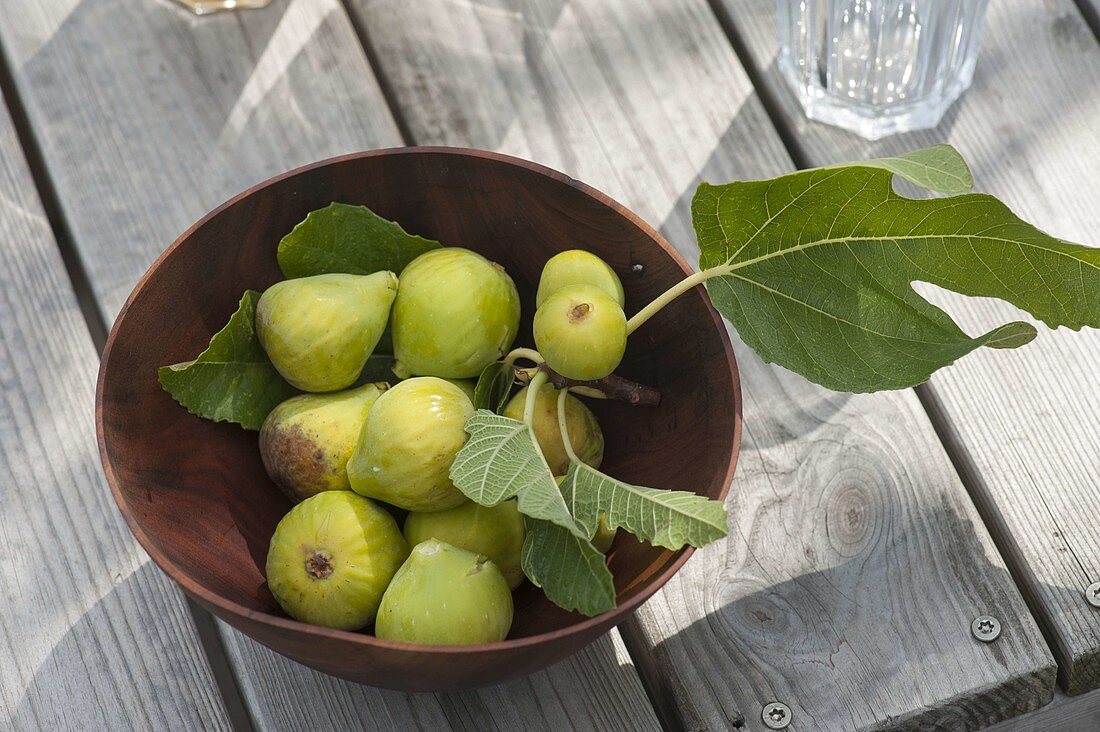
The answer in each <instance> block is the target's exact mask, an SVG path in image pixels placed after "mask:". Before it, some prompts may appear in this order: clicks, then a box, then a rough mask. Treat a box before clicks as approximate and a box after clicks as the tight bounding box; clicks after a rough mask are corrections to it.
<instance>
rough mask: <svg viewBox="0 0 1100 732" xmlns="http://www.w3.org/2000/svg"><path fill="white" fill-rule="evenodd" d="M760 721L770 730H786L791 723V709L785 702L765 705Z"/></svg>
mask: <svg viewBox="0 0 1100 732" xmlns="http://www.w3.org/2000/svg"><path fill="white" fill-rule="evenodd" d="M760 719H762V720H763V721H764V726H765V727H767V728H768V729H785V728H786V727H787V725H788V724H790V723H791V708H790V707H788V706H787V705H786V704H784V703H783V702H772V703H770V704H765V705H764V709H763V710H762V711H761V712H760Z"/></svg>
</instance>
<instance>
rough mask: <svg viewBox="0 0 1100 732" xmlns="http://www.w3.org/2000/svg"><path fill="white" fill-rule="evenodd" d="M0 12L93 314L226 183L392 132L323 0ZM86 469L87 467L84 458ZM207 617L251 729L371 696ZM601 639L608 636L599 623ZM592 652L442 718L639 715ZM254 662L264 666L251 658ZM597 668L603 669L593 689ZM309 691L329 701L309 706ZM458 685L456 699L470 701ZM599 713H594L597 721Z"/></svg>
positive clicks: (623, 672) (382, 141)
mask: <svg viewBox="0 0 1100 732" xmlns="http://www.w3.org/2000/svg"><path fill="white" fill-rule="evenodd" d="M0 11H2V12H3V14H4V17H5V19H6V20H5V22H4V23H3V24H0V42H2V46H3V49H4V52H5V55H6V58H7V60H8V62H9V63H10V65H11V68H12V71H13V76H14V77H15V84H16V88H17V89H18V91H19V93H20V96H21V98H22V101H23V103H24V105H25V106H26V108H27V112H28V116H29V117H30V119H31V121H32V123H33V127H34V130H35V133H36V137H37V140H38V143H39V145H40V147H41V148H42V150H43V156H44V158H45V160H46V164H47V167H48V169H49V176H50V180H51V181H52V183H53V185H54V187H55V188H56V190H57V192H58V197H59V199H60V207H61V209H62V212H63V214H64V217H65V220H66V223H67V225H68V227H69V228H70V230H71V231H72V234H73V238H74V240H75V243H76V246H77V248H78V250H79V252H80V255H81V259H82V261H83V264H84V266H85V268H86V269H87V270H88V272H89V273H90V279H91V281H92V283H93V286H94V288H95V293H96V296H97V301H98V304H99V307H100V309H101V311H102V312H103V313H104V314H105V316H106V317H107V318H108V319H113V317H114V315H115V313H117V311H118V309H119V307H120V306H121V304H122V302H123V301H124V299H125V297H126V295H127V294H128V293H129V291H130V288H131V287H132V286H133V284H134V283H135V282H136V281H137V279H138V277H139V276H140V275H141V273H142V272H143V271H144V270H145V268H146V267H147V266H148V264H149V263H151V262H152V260H153V259H154V257H155V256H156V255H157V254H159V253H160V251H161V250H162V249H163V248H164V247H165V246H166V245H167V244H168V243H169V242H171V240H172V239H173V238H174V237H175V236H176V235H177V234H178V233H179V232H180V231H182V230H183V228H184V227H186V226H187V225H189V224H190V223H191V222H192V221H194V220H195V219H197V218H198V217H199V216H201V215H202V214H203V213H205V212H206V211H207V210H209V209H210V208H212V207H213V206H214V205H216V204H217V203H219V202H220V201H222V200H224V199H226V198H228V197H229V196H230V195H233V194H235V193H237V192H238V191H239V190H241V189H243V188H244V187H246V186H247V185H249V184H251V183H254V182H255V181H257V180H259V179H262V178H264V177H266V176H268V175H271V174H273V173H276V172H279V171H281V170H284V169H286V168H289V167H292V166H294V165H297V164H300V163H304V162H309V161H312V160H315V159H319V158H322V157H326V156H329V155H333V154H337V153H342V152H347V151H349V150H357V149H364V148H371V147H384V146H391V145H399V144H401V138H400V136H399V134H398V132H397V129H396V126H395V125H394V124H393V120H392V117H391V116H390V113H389V111H388V109H387V108H386V105H385V101H384V100H383V99H382V98H381V96H380V94H379V91H378V86H377V84H376V82H375V80H374V77H373V75H372V73H371V70H370V68H369V66H368V64H367V63H366V61H365V59H364V57H363V55H362V52H361V50H360V48H359V45H358V41H357V40H356V39H355V37H354V34H353V32H352V30H351V27H350V25H349V23H348V21H347V17H346V15H344V13H343V10H342V9H341V8H340V6H339V4H338V3H337V2H335V1H334V0H310V1H309V2H307V0H293V1H291V2H285V1H280V2H277V3H273V4H272V5H271V6H269V7H268V8H266V9H264V10H262V11H251V12H247V13H230V14H224V15H218V16H212V17H208V18H201V19H196V18H193V17H191V16H190V15H188V14H187V13H186V12H183V11H180V10H179V9H177V8H175V7H174V6H172V5H171V4H169V3H167V2H156V1H155V0H149V1H148V2H145V1H144V0H143V2H141V3H137V4H135V3H125V2H122V0H84V1H83V2H77V0H66V1H65V2H59V3H47V4H43V3H34V2H29V1H28V0H0ZM88 396H89V398H90V389H89V392H88ZM85 403H90V402H89V401H86V402H85ZM94 470H95V474H96V475H98V471H99V468H98V466H96V467H95V468H94ZM111 511H112V514H111V515H112V516H113V515H114V513H113V511H114V509H113V508H112V509H111ZM219 629H220V631H221V633H222V637H223V640H224V642H225V645H226V648H227V651H228V653H229V656H230V660H231V662H232V663H233V664H234V666H235V671H234V673H235V676H236V679H237V682H238V684H239V685H240V687H241V690H242V693H243V695H244V697H245V698H246V699H247V700H248V702H249V706H250V712H251V714H252V715H253V717H254V718H255V719H256V720H257V722H258V723H259V724H260V726H261V727H263V728H271V729H279V728H284V729H293V728H298V721H300V720H301V719H307V720H308V721H309V724H311V725H313V726H315V727H316V728H319V729H325V728H332V727H336V726H338V725H336V724H334V723H332V722H331V721H330V719H342V718H344V717H341V713H342V714H343V715H345V717H346V716H347V715H352V716H354V715H356V714H363V713H365V712H363V711H362V710H367V709H373V708H375V707H376V706H379V705H381V702H380V700H381V699H382V696H383V692H379V691H377V690H374V689H370V688H366V687H359V686H355V685H353V684H348V683H345V682H342V681H339V680H336V679H333V678H331V677H327V676H322V675H319V674H315V673H313V672H310V671H309V670H308V669H305V668H304V667H302V666H299V665H298V664H295V663H293V662H289V661H287V660H286V659H283V658H281V657H278V656H276V655H274V654H273V653H272V652H271V651H268V650H267V649H265V648H262V647H260V646H258V645H256V644H252V643H251V642H250V641H248V640H247V639H245V638H244V637H243V636H241V635H240V634H239V633H238V632H237V631H235V630H233V629H231V628H229V627H228V626H226V625H224V624H220V623H219ZM610 637H611V638H613V639H615V641H614V642H615V643H618V642H619V641H618V640H617V635H616V634H615V633H612V634H611V636H610ZM246 648H247V649H248V650H247V652H246V651H245V650H244V649H246ZM606 658H607V654H606V653H596V651H595V650H593V651H585V652H584V653H582V654H581V655H580V656H578V657H577V660H576V662H569V663H570V664H571V665H563V666H561V667H556V668H560V669H561V670H560V671H550V672H547V673H546V674H544V675H542V677H541V680H540V681H538V682H537V684H536V686H537V693H536V694H534V696H533V697H531V696H527V695H526V692H525V691H523V690H524V689H525V688H526V687H525V686H524V685H523V684H519V685H517V686H515V687H507V688H509V689H510V693H509V694H508V695H507V696H504V695H503V694H502V693H501V692H500V691H495V692H494V691H492V690H490V691H487V692H485V696H484V697H479V698H483V699H484V700H485V701H483V702H482V704H483V706H482V707H480V709H481V712H482V713H484V714H486V715H488V716H486V717H484V718H481V719H480V720H479V723H478V724H477V725H475V724H473V723H472V720H473V719H474V718H473V717H471V716H469V715H467V717H465V719H467V720H471V722H470V723H468V724H467V723H460V720H461V719H463V717H462V716H461V715H458V716H455V715H453V714H452V717H451V718H453V719H455V720H456V722H455V726H456V728H462V727H463V726H464V725H465V728H470V727H474V726H476V727H478V728H492V727H494V726H495V727H499V728H502V729H508V728H513V727H514V725H513V724H510V723H511V722H514V721H515V720H516V719H517V718H519V715H520V713H521V711H523V713H524V714H527V713H528V712H529V711H530V710H532V709H541V710H542V713H543V714H547V715H549V716H550V718H552V719H556V718H561V717H562V716H563V715H564V716H565V717H568V718H569V719H570V720H573V722H574V723H575V724H576V726H578V727H584V726H585V723H584V720H585V719H586V716H589V715H590V716H591V718H592V719H594V720H596V721H597V722H599V721H601V720H620V719H621V720H630V724H631V725H633V726H635V727H638V728H641V729H648V728H651V727H652V726H653V717H652V713H651V712H650V711H649V709H650V707H649V703H648V701H647V700H646V698H645V695H644V694H643V693H642V692H641V690H640V686H639V685H638V683H637V680H636V679H635V680H634V681H630V674H633V671H632V670H630V667H629V666H628V665H627V664H626V663H624V662H623V661H622V660H621V659H620V660H617V661H616V663H615V664H613V666H614V667H612V666H611V665H609V664H608V662H607V661H606ZM261 668H262V669H267V670H277V672H272V673H259V672H254V671H255V670H256V669H261ZM590 669H591V670H593V671H592V672H591V673H589V670H590ZM597 671H598V673H597ZM582 672H583V673H584V674H585V675H581V673H582ZM605 676H607V677H612V678H617V679H618V682H617V684H618V686H617V689H618V690H617V692H616V696H615V697H614V700H613V701H612V702H610V703H609V701H608V699H605V698H604V694H606V693H607V687H606V685H605V682H604V681H603V680H602V679H603V678H604V677H605ZM299 689H309V690H310V694H309V695H306V694H305V693H304V692H303V693H298V692H297V690H299ZM317 695H324V696H325V697H326V698H331V699H335V700H339V702H338V703H339V704H340V705H343V706H341V707H340V709H337V710H334V709H333V708H332V707H330V706H326V705H323V704H317V703H314V698H316V696H317ZM386 696H387V698H388V699H389V700H390V701H388V702H386V705H385V706H387V708H397V709H400V708H401V704H400V703H395V702H394V701H393V699H395V698H398V697H399V695H395V694H389V693H387V694H386ZM428 699H430V697H425V696H411V697H408V702H407V703H408V707H409V709H410V710H413V711H410V713H409V714H408V715H405V714H398V713H397V712H393V711H390V712H389V716H388V717H387V718H386V720H387V722H388V724H387V723H383V722H379V725H380V726H381V727H386V726H389V727H390V728H408V727H412V726H415V725H416V724H418V722H417V719H418V717H416V716H415V714H413V712H414V711H415V710H416V709H418V708H419V706H418V705H421V704H428V702H427V701H426V700H428ZM463 699H464V700H465V701H464V702H463V704H464V705H465V706H469V707H471V708H473V705H474V702H473V701H472V698H470V697H463ZM554 700H557V701H556V702H555V701H554ZM489 701H492V703H491V704H490V703H489ZM134 703H135V704H138V702H134ZM334 703H336V702H334ZM440 703H441V704H442V703H444V702H440ZM555 704H556V705H557V706H555ZM429 706H430V704H429ZM341 710H342V712H341ZM524 710H526V711H524ZM601 715H602V716H601ZM425 719H426V720H428V721H425V722H424V724H423V726H424V727H425V728H432V729H437V728H438V727H436V726H434V722H436V721H438V720H439V719H440V717H439V716H438V715H436V716H431V715H427V716H426V717H425ZM429 722H430V723H429ZM615 726H618V725H615V724H613V723H612V722H610V721H609V722H608V725H607V726H605V727H604V728H608V727H615Z"/></svg>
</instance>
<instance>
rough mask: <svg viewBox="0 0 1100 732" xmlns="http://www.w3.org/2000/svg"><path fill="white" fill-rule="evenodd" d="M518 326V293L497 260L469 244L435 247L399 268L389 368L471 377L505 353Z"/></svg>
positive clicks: (408, 372)
mask: <svg viewBox="0 0 1100 732" xmlns="http://www.w3.org/2000/svg"><path fill="white" fill-rule="evenodd" d="M518 330H519V293H518V292H517V291H516V286H515V284H514V283H513V282H512V278H511V277H509V276H508V274H507V273H506V272H505V271H504V268H503V267H501V266H500V265H498V264H496V263H495V262H490V261H489V260H488V259H486V258H485V257H483V256H481V255H480V254H476V253H474V252H471V251H470V250H468V249H460V248H458V247H444V248H442V249H435V250H432V251H430V252H426V253H424V254H421V255H420V256H419V257H417V258H416V259H414V260H413V261H412V262H410V263H409V265H408V266H407V267H405V269H404V270H403V271H402V272H401V289H400V290H399V291H398V293H397V299H396V300H395V301H394V305H393V352H394V356H395V357H396V358H397V363H396V365H395V366H394V368H393V371H394V373H395V374H397V375H398V376H399V377H402V378H405V377H407V376H411V375H416V376H439V377H441V378H444V379H470V378H476V377H477V376H479V375H480V374H481V371H482V369H484V368H485V367H486V366H488V365H489V364H490V363H492V362H493V361H495V360H497V359H499V358H500V357H501V356H503V355H504V354H505V353H507V351H508V349H509V348H510V347H511V345H512V341H513V340H515V337H516V332H517V331H518Z"/></svg>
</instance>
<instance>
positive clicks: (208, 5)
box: [176, 0, 271, 15]
mask: <svg viewBox="0 0 1100 732" xmlns="http://www.w3.org/2000/svg"><path fill="white" fill-rule="evenodd" d="M176 2H177V3H179V4H180V5H182V6H183V7H185V8H187V9H188V10H190V11H191V12H192V13H194V14H195V15H209V14H210V13H218V12H221V11H223V10H247V9H249V8H263V7H266V6H267V5H268V4H269V3H270V2H271V0H176Z"/></svg>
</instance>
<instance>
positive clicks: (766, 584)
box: [352, 0, 1053, 730]
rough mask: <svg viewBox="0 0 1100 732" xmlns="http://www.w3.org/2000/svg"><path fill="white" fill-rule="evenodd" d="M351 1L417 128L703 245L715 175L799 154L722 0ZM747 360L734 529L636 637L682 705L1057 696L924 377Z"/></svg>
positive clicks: (645, 612)
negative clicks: (534, 170) (919, 388)
mask: <svg viewBox="0 0 1100 732" xmlns="http://www.w3.org/2000/svg"><path fill="white" fill-rule="evenodd" d="M763 7H764V4H763V3H760V8H761V13H763V12H764V9H763ZM352 8H353V12H355V13H357V14H358V17H359V25H360V27H362V28H364V29H366V31H367V34H368V38H369V40H370V42H371V45H372V46H373V47H374V48H375V51H376V54H377V57H378V60H379V64H380V68H381V69H382V70H383V72H384V73H385V75H386V78H387V79H388V82H389V85H390V87H391V88H392V89H393V93H394V97H395V99H396V100H397V101H398V103H399V107H400V113H401V114H402V115H403V116H404V118H405V119H406V121H407V124H408V126H409V129H410V130H411V131H412V134H413V137H414V139H415V140H416V141H417V142H419V143H443V142H445V143H452V144H457V143H461V144H470V145H477V146H484V147H490V148H495V149H499V150H503V151H505V152H510V153H514V154H518V155H523V156H529V157H533V158H536V159H538V160H540V161H543V162H546V163H548V164H550V165H553V166H555V167H559V168H560V169H562V170H564V171H566V172H567V173H569V174H571V175H574V176H577V177H579V178H581V179H583V180H585V181H588V182H590V183H592V184H594V185H596V186H599V187H601V188H602V189H604V190H606V191H608V192H609V193H610V194H611V195H613V196H614V197H616V198H618V199H619V200H622V201H624V202H625V203H626V204H627V205H630V206H631V207H632V208H634V209H635V210H636V211H638V212H639V213H640V214H641V215H642V216H643V217H644V218H647V219H648V220H650V221H652V222H655V223H660V224H661V228H662V231H663V232H664V233H665V234H666V235H667V236H668V237H669V239H670V240H671V241H672V242H673V243H674V244H675V245H676V246H678V247H679V248H680V249H681V251H682V252H684V253H685V255H686V256H688V258H689V259H693V258H694V256H695V254H696V250H695V248H694V245H693V244H692V242H693V240H694V237H693V235H692V233H691V230H690V222H689V219H688V211H687V202H688V201H689V199H690V197H691V194H692V191H693V189H694V186H695V183H696V182H697V181H698V180H699V179H707V180H711V181H719V182H720V181H725V180H729V179H732V178H755V177H768V176H772V175H776V174H779V173H782V172H784V171H786V170H789V169H790V168H791V161H790V159H789V157H788V155H787V154H786V152H785V151H784V149H783V147H782V145H781V144H780V142H779V139H778V137H777V136H776V135H775V133H774V132H773V131H772V129H771V127H770V126H769V124H768V121H767V118H766V116H765V114H764V112H763V108H762V106H761V104H760V102H759V100H758V99H757V97H756V95H755V93H754V92H753V90H752V87H751V85H750V84H749V82H748V79H747V78H746V76H745V73H744V72H743V70H742V69H741V68H740V67H739V66H738V63H737V60H736V58H735V57H734V55H733V52H732V50H731V49H730V46H729V44H728V43H727V40H726V38H725V37H724V36H723V34H722V33H721V31H720V29H719V27H718V24H717V23H716V21H715V18H714V16H713V15H712V14H711V12H710V10H709V8H708V7H707V6H706V5H705V4H704V3H703V2H692V1H690V0H682V1H677V2H664V3H634V2H627V1H625V0H621V1H614V0H600V1H598V2H597V1H596V0H592V1H585V0H573V1H571V2H564V0H563V1H559V2H545V1H542V2H535V1H533V0H532V1H530V2H524V1H523V0H511V1H503V0H497V1H496V2H491V3H489V2H478V3H475V2H452V1H448V0H437V1H435V2H419V3H402V2H396V1H394V0H357V1H356V2H354V3H353V4H352ZM638 333H639V335H642V334H643V333H644V331H643V330H640V331H639V332H638ZM738 359H739V361H740V362H741V364H742V374H743V380H744V384H745V396H746V404H745V424H746V445H745V450H744V451H743V452H742V458H741V460H742V462H741V466H740V472H739V474H738V476H737V478H736V480H735V482H734V486H733V489H732V490H731V497H730V501H729V505H730V508H731V509H732V512H733V516H734V520H733V522H732V523H733V529H734V530H733V532H732V534H731V538H730V539H729V540H728V541H726V542H724V543H722V544H718V545H713V546H711V547H708V548H707V549H705V550H702V551H700V552H698V553H697V554H696V555H695V557H694V558H693V559H692V561H691V562H689V563H688V565H687V566H686V567H685V568H684V570H682V571H681V572H680V574H678V575H677V576H676V577H675V578H674V579H673V580H672V582H670V584H669V585H667V586H666V588H665V589H664V590H663V591H662V592H661V593H659V594H658V595H657V596H656V597H655V598H654V599H653V600H651V601H650V602H649V603H647V604H646V605H645V606H644V607H643V608H642V609H641V610H640V611H639V613H638V616H637V622H636V623H634V624H633V625H631V626H629V630H630V632H629V633H628V634H627V635H626V638H627V641H628V646H629V647H630V648H631V651H632V654H633V656H634V658H635V660H636V661H637V662H638V663H639V665H640V666H642V667H643V668H642V670H643V672H644V676H645V678H646V681H647V683H648V685H649V688H650V692H651V695H652V696H654V697H655V698H656V699H657V701H658V703H659V704H660V706H661V710H662V712H663V713H664V716H665V721H666V722H667V723H669V724H671V725H672V726H674V727H678V726H683V727H685V728H688V729H716V728H725V727H735V726H736V727H740V728H743V729H753V730H756V729H762V724H761V722H760V711H761V708H762V706H763V704H765V703H766V702H769V701H771V700H773V699H776V698H778V699H780V700H782V701H785V702H787V703H788V704H790V705H791V706H792V707H793V708H794V710H795V715H796V719H797V720H802V721H801V722H797V723H796V724H794V725H792V726H791V727H790V729H792V730H822V729H828V730H848V729H883V728H888V727H889V728H908V729H929V728H936V729H971V728H974V727H977V726H979V725H982V724H989V723H992V722H994V721H996V720H999V719H1004V718H1007V717H1011V716H1012V715H1014V714H1018V713H1021V712H1023V711H1026V710H1028V709H1031V708H1034V707H1037V706H1039V705H1041V704H1042V703H1044V702H1045V701H1047V700H1048V699H1049V698H1050V695H1051V692H1052V687H1053V664H1052V662H1051V659H1050V657H1049V652H1048V651H1047V650H1046V648H1045V646H1044V643H1043V640H1042V638H1041V636H1040V634H1039V632H1038V630H1037V628H1036V626H1035V624H1034V622H1033V620H1032V619H1031V617H1030V615H1029V613H1028V612H1027V609H1026V607H1025V606H1024V603H1023V601H1022V599H1021V597H1020V595H1019V594H1018V592H1017V590H1016V588H1015V587H1014V585H1013V582H1012V580H1011V578H1010V577H1009V575H1008V573H1007V571H1006V569H1005V567H1004V563H1003V561H1002V559H1001V558H1000V557H999V555H998V554H997V551H996V550H995V549H994V547H993V544H992V542H991V540H990V537H989V535H988V533H987V532H986V530H985V528H984V527H983V525H982V522H981V520H980V519H979V517H978V515H977V512H976V511H975V509H974V506H973V504H972V503H971V501H970V499H969V497H968V496H967V494H966V492H965V490H964V488H963V486H962V485H961V483H960V481H959V480H958V478H957V476H956V473H955V471H954V470H953V468H952V466H951V464H950V462H949V460H948V457H947V455H946V453H945V452H944V450H943V448H942V447H941V445H940V443H939V441H938V439H937V438H936V435H935V433H934V431H933V429H932V426H931V425H930V423H929V421H928V419H927V417H926V416H925V414H924V412H923V410H922V409H921V406H920V404H919V403H918V401H917V399H916V397H915V395H914V394H913V393H912V392H905V393H895V394H881V395H876V396H861V397H850V396H847V395H841V394H832V393H828V392H825V391H823V390H820V389H817V388H815V387H812V386H810V385H808V384H806V383H805V382H803V381H802V380H800V379H798V378H797V377H794V376H792V375H790V374H788V373H785V372H782V371H781V370H779V369H775V368H770V367H767V366H765V365H763V364H761V363H760V362H759V360H757V359H756V358H755V357H754V356H753V355H752V354H751V352H749V351H748V350H747V349H745V348H744V347H738ZM984 612H991V613H994V614H996V615H997V616H998V617H1000V618H1001V619H1002V620H1003V621H1006V622H1007V627H1008V628H1009V629H1010V630H1009V631H1008V632H1006V633H1005V634H1004V635H1003V636H1002V637H1001V638H1000V639H999V640H998V641H997V642H996V643H994V644H992V645H988V646H987V645H982V644H980V643H978V642H976V641H975V640H974V639H973V638H972V637H971V636H970V631H969V624H970V621H971V619H972V618H973V617H974V616H975V615H978V614H981V613H984Z"/></svg>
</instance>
